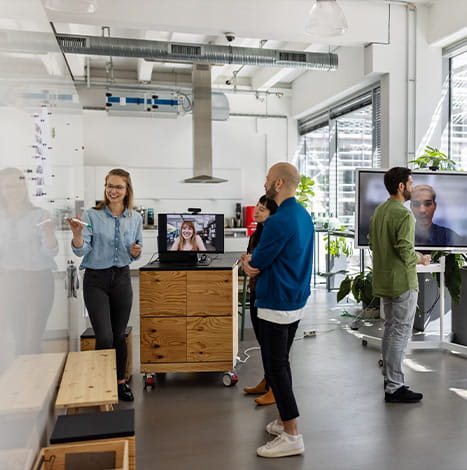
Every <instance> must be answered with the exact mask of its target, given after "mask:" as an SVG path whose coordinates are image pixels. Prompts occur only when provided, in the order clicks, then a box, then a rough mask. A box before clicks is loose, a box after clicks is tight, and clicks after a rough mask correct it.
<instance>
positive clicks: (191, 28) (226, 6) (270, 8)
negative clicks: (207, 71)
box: [42, 0, 433, 90]
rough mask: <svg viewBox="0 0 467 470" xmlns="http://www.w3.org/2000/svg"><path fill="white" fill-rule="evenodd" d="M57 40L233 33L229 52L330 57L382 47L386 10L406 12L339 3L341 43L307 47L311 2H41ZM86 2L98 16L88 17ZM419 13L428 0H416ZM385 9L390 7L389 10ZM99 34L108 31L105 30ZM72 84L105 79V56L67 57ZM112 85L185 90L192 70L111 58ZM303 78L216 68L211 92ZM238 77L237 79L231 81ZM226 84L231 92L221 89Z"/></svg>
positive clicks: (378, 0) (185, 38) (377, 0)
mask: <svg viewBox="0 0 467 470" xmlns="http://www.w3.org/2000/svg"><path fill="white" fill-rule="evenodd" d="M42 1H43V3H44V4H45V6H46V8H47V10H46V11H47V14H48V17H49V19H50V21H51V22H52V23H53V25H54V28H55V29H56V31H57V32H59V33H71V34H84V35H91V36H101V35H105V36H108V35H110V36H111V37H122V38H134V39H151V40H158V41H171V42H178V43H200V44H220V45H227V44H228V41H227V40H226V37H225V32H233V33H235V40H234V41H233V42H232V43H231V45H233V46H239V47H241V46H248V47H254V48H260V47H265V48H270V49H287V50H297V51H317V52H319V51H325V52H328V51H334V50H336V51H337V53H338V49H339V48H340V47H351V46H357V45H362V44H368V43H371V42H385V41H386V39H387V36H388V21H389V9H390V8H405V6H404V4H405V3H406V2H403V1H399V0H393V1H390V2H389V3H388V2H386V1H384V0H338V2H339V4H340V5H341V7H342V9H343V10H344V14H345V16H346V18H347V21H348V24H349V31H348V32H347V33H346V34H345V35H344V36H342V37H339V38H336V39H334V40H333V41H332V42H331V44H329V43H326V42H329V41H319V42H311V40H310V38H309V37H307V36H306V34H305V32H304V26H305V21H306V17H307V13H308V11H309V9H310V7H311V5H312V3H313V0H139V1H134V2H131V3H130V2H128V1H126V0H72V1H69V0H68V1H67V0H42ZM89 2H94V3H95V5H96V11H95V12H94V13H91V14H90V13H87V11H86V9H87V6H88V3H89ZM413 3H415V4H417V7H420V6H421V5H428V6H429V5H430V4H431V3H433V1H431V2H430V1H429V0H415V1H414V2H413ZM389 4H390V5H389ZM103 27H107V28H104V29H103ZM67 60H68V63H69V65H70V68H71V71H72V74H73V76H74V78H75V79H84V78H85V74H86V69H85V64H86V63H89V64H90V78H91V81H101V82H102V81H106V80H110V72H109V63H110V58H109V57H102V56H101V57H99V56H91V57H89V58H88V59H86V58H85V57H84V56H81V55H70V54H67ZM112 68H113V75H114V80H115V81H116V82H118V81H122V82H125V83H149V82H150V83H151V84H155V85H157V84H158V83H160V84H162V83H164V84H170V83H175V84H176V83H178V84H180V83H184V82H187V83H189V82H190V80H191V66H190V65H189V64H173V63H161V62H147V61H144V60H143V59H137V58H117V57H113V58H112ZM302 73H304V70H302V69H280V68H265V67H262V68H260V67H253V66H241V65H223V66H214V67H213V69H212V83H213V87H217V88H226V87H227V88H229V87H234V86H236V87H239V88H247V89H254V90H270V89H274V90H277V89H286V88H290V87H291V83H292V82H293V81H294V80H295V79H296V78H297V77H298V76H299V75H300V74H302ZM235 77H236V79H235ZM228 82H230V85H227V84H226V83H228Z"/></svg>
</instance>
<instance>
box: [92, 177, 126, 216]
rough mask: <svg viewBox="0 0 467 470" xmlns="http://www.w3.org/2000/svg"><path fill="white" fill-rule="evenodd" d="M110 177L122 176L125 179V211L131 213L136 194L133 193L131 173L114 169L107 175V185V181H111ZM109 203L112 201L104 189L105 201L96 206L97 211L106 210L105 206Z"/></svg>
mask: <svg viewBox="0 0 467 470" xmlns="http://www.w3.org/2000/svg"><path fill="white" fill-rule="evenodd" d="M109 176H120V177H121V178H123V179H124V180H125V183H126V194H125V198H124V200H123V205H124V206H125V209H128V210H129V211H131V209H132V208H133V197H134V193H133V184H132V183H131V177H130V173H128V171H126V170H123V169H121V168H114V169H113V170H110V171H109V172H108V173H107V176H106V177H105V184H107V180H108V179H109ZM109 203H110V200H109V198H108V197H107V194H106V192H105V189H104V200H103V201H99V202H98V203H97V204H96V207H95V209H97V210H102V209H104V207H105V206H108V205H109Z"/></svg>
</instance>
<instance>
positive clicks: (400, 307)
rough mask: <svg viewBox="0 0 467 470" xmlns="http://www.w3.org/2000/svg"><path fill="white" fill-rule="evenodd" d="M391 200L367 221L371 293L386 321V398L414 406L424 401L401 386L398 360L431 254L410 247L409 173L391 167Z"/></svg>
mask: <svg viewBox="0 0 467 470" xmlns="http://www.w3.org/2000/svg"><path fill="white" fill-rule="evenodd" d="M384 185H385V186H386V189H387V190H388V192H389V199H387V201H385V202H383V203H382V204H380V205H379V206H378V207H377V208H376V209H375V212H374V213H373V216H372V218H371V221H370V231H369V234H368V239H369V242H370V249H371V250H372V252H373V295H375V296H376V297H381V298H382V302H383V306H384V314H385V322H384V335H383V342H382V354H383V376H384V387H385V388H384V389H385V400H386V401H387V402H390V403H415V402H418V401H420V400H421V399H422V398H423V395H422V394H421V393H416V392H413V391H412V390H410V389H409V387H407V386H406V385H405V383H404V373H403V371H402V362H403V360H404V354H405V350H406V348H407V344H408V341H409V338H410V336H411V333H412V326H413V321H414V317H415V311H416V308H417V296H418V280H417V271H416V266H415V265H416V264H425V265H427V264H429V263H430V255H422V254H421V253H417V252H416V251H415V248H414V243H415V242H414V240H415V219H414V216H413V214H412V212H411V211H410V210H409V209H407V208H406V207H405V206H404V202H406V201H408V200H410V195H411V192H412V172H411V170H410V169H409V168H403V167H394V168H391V169H390V170H388V171H387V172H386V173H385V175H384Z"/></svg>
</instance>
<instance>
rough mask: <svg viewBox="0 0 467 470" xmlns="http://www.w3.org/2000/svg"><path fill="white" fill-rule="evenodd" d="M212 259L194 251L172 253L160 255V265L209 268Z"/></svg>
mask: <svg viewBox="0 0 467 470" xmlns="http://www.w3.org/2000/svg"><path fill="white" fill-rule="evenodd" d="M211 261H212V259H211V257H210V256H207V255H205V254H201V255H200V254H198V253H195V252H193V251H186V252H184V251H172V252H170V251H169V252H167V253H159V263H161V264H172V265H179V266H194V265H199V266H209V264H210V263H211Z"/></svg>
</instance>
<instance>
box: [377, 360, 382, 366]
mask: <svg viewBox="0 0 467 470" xmlns="http://www.w3.org/2000/svg"><path fill="white" fill-rule="evenodd" d="M378 365H379V366H380V367H383V360H382V359H380V360H379V361H378Z"/></svg>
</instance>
